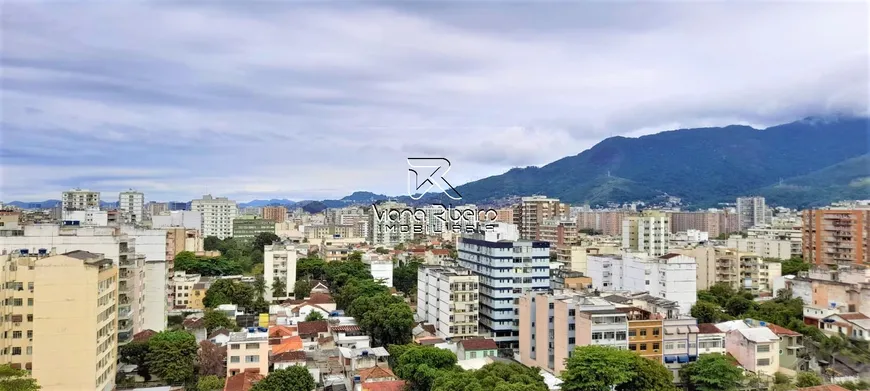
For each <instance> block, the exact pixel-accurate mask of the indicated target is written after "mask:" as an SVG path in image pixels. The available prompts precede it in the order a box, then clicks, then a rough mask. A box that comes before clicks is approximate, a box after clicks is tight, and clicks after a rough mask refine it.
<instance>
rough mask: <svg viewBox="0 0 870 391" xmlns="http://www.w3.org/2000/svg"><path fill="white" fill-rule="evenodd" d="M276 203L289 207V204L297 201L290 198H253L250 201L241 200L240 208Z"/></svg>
mask: <svg viewBox="0 0 870 391" xmlns="http://www.w3.org/2000/svg"><path fill="white" fill-rule="evenodd" d="M275 205H281V206H288V207H289V206H294V205H296V201H290V200H288V199H280V200H279V199H274V198H273V199H271V200H253V201H249V202H240V203H239V208H247V207H256V208H261V207H264V206H275Z"/></svg>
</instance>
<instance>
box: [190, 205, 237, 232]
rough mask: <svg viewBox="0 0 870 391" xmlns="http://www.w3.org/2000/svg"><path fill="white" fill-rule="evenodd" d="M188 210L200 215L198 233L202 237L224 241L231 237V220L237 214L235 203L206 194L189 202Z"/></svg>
mask: <svg viewBox="0 0 870 391" xmlns="http://www.w3.org/2000/svg"><path fill="white" fill-rule="evenodd" d="M190 210H192V211H194V212H200V213H201V214H202V228H201V230H200V231H201V232H202V235H203V236H204V237H209V236H216V237H218V238H219V239H226V238H229V237H232V236H233V219H235V218H236V216H238V214H239V207H238V205H236V202H235V201H232V200H229V199H227V198H226V197H212V196H211V194H206V195H204V196H202V198H200V199H197V200H192V201H190Z"/></svg>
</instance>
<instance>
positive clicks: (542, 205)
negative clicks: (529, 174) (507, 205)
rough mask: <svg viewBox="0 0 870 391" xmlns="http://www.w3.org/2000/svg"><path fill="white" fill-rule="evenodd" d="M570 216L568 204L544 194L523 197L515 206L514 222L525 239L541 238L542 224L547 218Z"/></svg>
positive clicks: (521, 236)
mask: <svg viewBox="0 0 870 391" xmlns="http://www.w3.org/2000/svg"><path fill="white" fill-rule="evenodd" d="M562 216H566V217H567V216H568V205H565V204H562V203H561V202H559V200H558V199H555V198H547V197H544V196H532V197H523V198H522V200H521V202H520V204H519V205H517V206H516V207H514V215H513V219H514V224H516V225H517V227H518V228H519V230H520V238H521V239H523V240H541V238H540V235H541V224H543V223H544V220H546V219H559V218H561V217H562Z"/></svg>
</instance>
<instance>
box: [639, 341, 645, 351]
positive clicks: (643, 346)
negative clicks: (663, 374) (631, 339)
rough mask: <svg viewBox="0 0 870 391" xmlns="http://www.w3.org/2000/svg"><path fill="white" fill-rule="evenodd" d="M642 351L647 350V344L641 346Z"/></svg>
mask: <svg viewBox="0 0 870 391" xmlns="http://www.w3.org/2000/svg"><path fill="white" fill-rule="evenodd" d="M640 350H644V351H645V350H646V344H645V343H642V344H640Z"/></svg>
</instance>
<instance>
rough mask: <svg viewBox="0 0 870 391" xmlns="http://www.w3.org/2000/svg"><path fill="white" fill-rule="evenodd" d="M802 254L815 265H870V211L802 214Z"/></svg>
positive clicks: (809, 211)
mask: <svg viewBox="0 0 870 391" xmlns="http://www.w3.org/2000/svg"><path fill="white" fill-rule="evenodd" d="M802 230H803V255H804V259H805V260H807V261H809V262H811V263H815V264H816V265H836V266H846V265H870V257H868V252H870V208H865V209H817V210H805V211H803V227H802Z"/></svg>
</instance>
